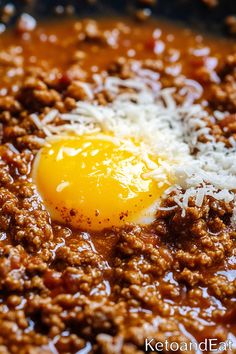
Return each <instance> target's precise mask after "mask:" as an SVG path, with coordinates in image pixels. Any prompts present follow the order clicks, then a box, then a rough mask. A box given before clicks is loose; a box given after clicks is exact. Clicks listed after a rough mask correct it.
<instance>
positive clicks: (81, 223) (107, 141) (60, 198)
mask: <svg viewBox="0 0 236 354" xmlns="http://www.w3.org/2000/svg"><path fill="white" fill-rule="evenodd" d="M149 158H150V156H149ZM150 161H151V160H150ZM151 163H152V164H154V166H155V162H154V161H153V160H152V161H151ZM156 167H158V166H157V165H156ZM150 171H151V169H150V168H149V167H148V164H147V159H146V158H145V159H144V158H143V152H142V147H141V145H140V144H137V143H135V142H133V141H132V140H122V139H118V138H114V137H112V136H109V135H106V134H94V135H83V136H81V137H66V138H60V139H54V140H51V141H50V142H49V144H47V145H46V146H45V147H43V148H42V149H41V150H40V152H39V153H38V155H37V157H36V160H35V162H34V166H33V180H34V182H35V184H36V186H37V188H38V191H39V193H40V195H41V197H42V199H43V201H44V203H45V205H46V207H47V209H48V210H49V212H50V213H51V217H52V219H54V220H57V221H60V222H64V223H66V224H68V225H70V226H72V227H75V228H80V229H87V230H102V229H104V228H109V227H112V226H117V227H118V226H122V225H124V223H126V222H136V223H139V220H140V219H141V218H145V217H146V216H147V217H148V216H150V215H149V212H148V211H147V210H148V208H150V207H151V206H152V205H153V203H154V202H156V201H157V200H158V198H159V197H160V196H161V194H162V193H163V191H164V190H165V188H166V185H165V187H162V188H158V183H157V181H154V180H153V179H152V178H150V177H149V178H148V177H147V175H148V173H150Z"/></svg>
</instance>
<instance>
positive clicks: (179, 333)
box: [0, 1, 236, 354]
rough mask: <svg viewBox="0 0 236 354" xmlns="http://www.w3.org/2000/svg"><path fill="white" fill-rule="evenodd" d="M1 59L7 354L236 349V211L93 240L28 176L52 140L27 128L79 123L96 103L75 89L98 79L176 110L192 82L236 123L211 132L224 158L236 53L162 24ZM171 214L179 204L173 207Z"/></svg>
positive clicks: (83, 30)
mask: <svg viewBox="0 0 236 354" xmlns="http://www.w3.org/2000/svg"><path fill="white" fill-rule="evenodd" d="M205 3H207V4H208V3H209V6H214V5H215V4H216V2H215V1H211V2H210V1H205ZM211 4H212V5H211ZM183 43H184V45H183ZM0 49H1V50H0V81H1V90H0V124H1V125H0V139H1V145H0V154H1V161H0V353H1V354H10V353H12V354H38V353H40V354H50V353H53V354H54V353H67V354H73V353H74V354H75V353H77V354H78V353H104V354H112V353H114V354H118V353H122V354H134V353H135V354H141V353H144V351H145V347H144V342H145V338H154V339H155V341H164V340H166V339H167V340H170V341H175V342H177V343H181V342H189V341H190V340H191V339H192V338H194V339H195V340H197V341H202V340H204V339H206V338H216V339H217V340H218V341H219V342H223V341H226V340H227V339H229V338H231V339H232V338H234V339H235V336H236V311H235V306H236V305H235V299H236V276H235V275H236V258H235V257H236V253H235V251H236V230H235V228H234V227H232V225H231V222H230V220H231V217H232V213H233V203H225V202H222V201H216V200H214V199H213V198H211V197H207V198H205V200H204V204H203V206H202V207H201V208H199V207H196V206H195V203H194V199H192V200H191V201H190V204H189V206H188V208H187V210H186V214H185V216H183V215H181V209H180V208H179V207H178V208H176V209H173V210H171V209H167V210H160V211H158V213H157V215H156V221H155V222H154V223H153V224H152V225H151V226H149V227H146V228H142V227H140V226H138V225H136V226H132V225H127V226H126V227H124V228H123V229H121V230H119V229H111V230H105V231H104V232H100V233H93V232H91V233H88V232H86V231H83V230H72V229H71V228H70V227H67V226H65V225H60V224H58V223H56V222H53V221H51V219H50V215H49V214H48V212H47V211H46V210H45V207H44V205H43V202H42V201H41V199H40V198H39V196H38V194H37V191H36V188H35V186H34V184H33V183H32V180H31V175H30V173H31V167H32V162H33V159H34V157H35V155H36V153H37V151H38V150H39V149H40V147H41V146H42V141H43V139H44V132H43V131H42V130H40V129H39V128H38V127H36V126H35V124H34V122H33V121H32V119H31V118H30V114H31V113H35V112H36V113H37V114H38V115H39V117H43V116H44V115H45V114H47V113H48V112H50V110H51V109H52V108H56V109H57V110H58V111H59V112H62V113H64V112H68V111H70V110H71V109H73V108H74V106H75V103H76V101H78V100H86V99H87V98H88V97H87V93H86V91H85V90H84V89H83V88H82V87H81V85H78V81H89V80H91V79H92V76H93V75H94V74H95V75H100V74H102V75H103V76H106V75H111V74H112V75H113V76H118V77H120V78H122V79H127V78H136V77H139V78H141V79H142V77H143V76H142V75H145V74H146V75H148V77H149V80H150V82H151V84H152V85H153V89H156V90H158V89H159V88H161V87H171V86H172V87H173V86H174V87H176V88H177V89H178V93H176V100H177V101H179V102H181V100H182V99H183V97H182V95H181V94H180V93H181V89H183V87H185V85H186V79H190V80H193V81H194V82H195V83H196V86H197V87H198V85H201V87H202V89H203V94H201V95H200V96H199V95H198V93H197V95H196V92H195V93H194V92H193V93H192V94H193V96H194V95H195V96H194V97H193V98H194V99H196V100H198V101H199V102H203V103H204V105H205V106H206V105H207V109H209V111H212V110H215V109H217V110H221V111H225V110H226V111H228V116H227V117H225V118H224V120H222V121H220V122H212V121H209V127H210V128H211V132H212V134H213V135H215V136H217V139H218V140H219V141H223V142H225V143H226V144H227V141H228V139H229V137H230V136H235V134H236V116H235V115H236V89H235V87H236V59H235V58H236V46H235V44H233V43H232V42H230V41H226V40H221V39H214V38H207V37H206V38H204V39H203V37H202V36H200V35H196V34H195V33H192V32H190V31H189V30H185V29H182V28H178V27H174V26H173V25H171V24H165V23H162V22H160V23H155V22H154V23H153V22H150V23H149V22H146V23H145V24H142V23H141V24H138V25H137V24H134V23H131V22H129V21H124V20H122V21H121V20H104V21H101V22H96V21H90V20H86V21H82V22H78V21H72V20H71V21H68V22H64V24H63V26H61V24H58V23H54V24H50V26H49V25H47V24H43V25H42V24H41V25H38V26H37V27H36V28H35V29H31V30H30V31H28V30H27V28H26V29H23V30H22V27H21V30H20V31H19V29H18V30H16V31H15V32H13V31H12V32H9V33H6V34H3V35H1V37H0ZM193 81H192V82H193ZM113 98H114V97H113V96H112V94H111V93H110V92H107V91H104V92H99V93H98V94H97V97H96V100H97V101H98V102H99V103H100V104H102V105H106V103H107V102H110V101H112V100H113ZM229 144H230V143H229ZM173 203H174V199H173V195H172V194H170V195H169V197H168V198H167V199H166V200H165V202H164V207H170V206H173ZM193 352H194V351H189V352H188V353H193ZM228 353H230V351H228Z"/></svg>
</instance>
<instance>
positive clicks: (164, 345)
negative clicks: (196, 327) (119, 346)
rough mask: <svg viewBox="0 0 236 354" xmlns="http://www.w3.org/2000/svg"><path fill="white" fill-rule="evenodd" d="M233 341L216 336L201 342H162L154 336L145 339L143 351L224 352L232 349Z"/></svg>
mask: <svg viewBox="0 0 236 354" xmlns="http://www.w3.org/2000/svg"><path fill="white" fill-rule="evenodd" d="M232 349H233V341H232V340H230V339H229V340H227V341H225V342H219V340H218V339H216V338H210V339H205V340H204V341H203V342H171V341H168V340H165V341H164V342H158V341H156V340H155V339H154V338H146V339H145V352H147V353H151V352H154V353H158V352H163V351H165V352H169V351H172V352H186V351H187V352H188V351H191V350H195V351H196V352H212V353H214V352H217V353H218V352H224V351H228V350H230V351H232Z"/></svg>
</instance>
